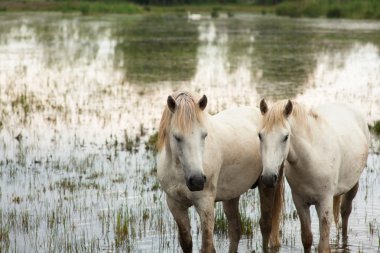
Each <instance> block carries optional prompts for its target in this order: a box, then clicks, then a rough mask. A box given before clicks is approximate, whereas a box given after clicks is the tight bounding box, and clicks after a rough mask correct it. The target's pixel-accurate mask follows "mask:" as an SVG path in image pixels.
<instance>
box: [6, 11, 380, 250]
mask: <svg viewBox="0 0 380 253" xmlns="http://www.w3.org/2000/svg"><path fill="white" fill-rule="evenodd" d="M379 50H380V23H379V22H374V21H350V20H323V19H289V18H277V17H272V16H255V15H246V14H236V15H235V16H234V17H233V18H219V19H209V18H204V19H202V20H200V21H197V22H190V21H188V20H187V19H186V18H185V17H181V16H177V15H165V16H123V15H105V16H80V15H62V14H56V13H50V14H49V13H33V14H30V13H21V14H2V15H1V16H0V129H1V130H0V154H1V156H0V203H1V210H0V211H1V216H0V217H1V220H0V221H1V222H0V232H1V233H0V235H1V236H0V238H2V239H1V249H2V250H4V251H10V252H28V251H38V252H63V251H66V252H70V251H81V252H88V251H93V252H98V251H111V252H113V251H125V250H127V251H131V252H177V251H178V243H177V237H176V227H175V224H174V221H173V219H172V217H171V214H170V213H169V211H168V209H167V207H166V204H165V197H164V194H163V193H162V192H161V190H159V187H158V182H157V179H156V175H155V173H156V172H155V169H156V164H155V158H154V152H153V151H152V150H151V149H149V146H147V145H146V142H147V141H148V139H149V137H150V136H151V135H152V134H154V133H155V132H156V131H157V127H158V123H159V119H160V116H161V113H162V109H163V106H164V105H165V101H166V97H167V96H168V94H171V93H172V92H173V91H174V90H178V89H186V90H190V91H193V92H195V93H197V94H206V95H207V96H208V98H209V104H208V111H209V112H210V113H216V112H218V111H220V110H222V109H225V108H231V107H235V106H241V105H251V106H256V105H257V104H258V101H259V100H260V99H261V98H262V97H265V98H267V100H269V101H275V100H277V99H287V98H292V99H296V100H297V101H300V102H302V103H304V104H306V105H307V106H314V105H318V104H323V103H326V102H345V103H350V104H353V105H355V106H357V107H359V108H360V109H361V110H362V111H363V112H364V113H365V115H366V116H367V119H368V121H369V123H372V122H373V121H375V120H380V52H379ZM379 151H380V150H379V145H378V141H377V140H376V138H373V146H372V147H371V154H370V157H369V159H368V168H367V169H366V170H365V172H364V174H363V175H362V177H361V181H360V188H359V192H358V195H357V197H356V199H355V201H354V207H353V212H352V214H351V220H350V232H349V239H348V245H346V246H343V243H342V239H341V238H340V237H339V236H338V235H337V233H336V230H335V228H333V229H332V236H331V244H332V245H333V247H334V251H335V252H358V251H361V252H376V251H378V250H379V233H380V232H379V226H380V223H379V213H380V204H379V203H380V202H379V200H380V193H379V192H380V191H379V189H380V181H379V165H380V160H379V159H380V157H379V155H378V154H379ZM258 203H259V202H258V196H257V193H256V191H250V192H249V193H247V194H245V195H244V196H243V198H242V201H241V213H242V215H243V216H244V218H245V219H246V220H248V221H249V222H248V223H250V224H252V226H253V231H252V233H251V234H250V235H245V236H244V238H243V239H242V241H241V243H240V251H241V252H246V251H256V252H260V251H261V246H260V245H261V235H260V232H259V227H258V218H259V205H258ZM220 208H221V206H220V204H217V212H218V213H219V214H220ZM312 216H313V219H312V220H313V221H312V222H313V223H312V226H313V232H314V245H316V243H317V241H318V225H317V224H318V221H317V218H316V213H315V211H314V210H313V212H312ZM191 217H192V224H193V238H194V244H195V248H197V247H198V246H199V245H200V236H199V233H200V231H199V220H198V218H197V215H196V214H195V213H194V212H193V211H192V212H191ZM215 241H216V247H217V252H225V251H226V248H227V247H226V245H227V244H228V240H227V238H226V235H225V234H224V233H217V234H216V235H215ZM282 243H283V246H282V247H281V249H280V252H299V251H300V250H301V249H302V244H301V239H300V228H299V221H298V219H297V216H296V212H295V208H294V205H293V202H292V199H291V196H290V189H289V188H287V189H286V203H285V213H284V222H283V230H282Z"/></svg>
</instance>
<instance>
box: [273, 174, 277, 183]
mask: <svg viewBox="0 0 380 253" xmlns="http://www.w3.org/2000/svg"><path fill="white" fill-rule="evenodd" d="M276 182H277V175H273V183H276Z"/></svg>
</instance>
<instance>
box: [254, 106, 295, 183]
mask: <svg viewBox="0 0 380 253" xmlns="http://www.w3.org/2000/svg"><path fill="white" fill-rule="evenodd" d="M292 110H293V104H292V102H291V101H290V100H288V101H280V102H277V103H276V104H274V105H273V106H272V108H270V109H268V106H267V104H266V102H265V100H264V99H263V100H261V102H260V111H261V114H262V115H263V122H262V126H261V130H260V131H259V138H260V152H261V158H262V163H263V172H262V175H261V179H262V181H263V183H264V184H266V185H267V186H270V187H274V186H275V185H276V183H277V179H278V173H279V170H280V169H281V167H282V165H283V163H284V161H285V160H286V159H287V157H288V153H289V147H290V144H289V138H290V136H291V128H290V124H289V122H288V118H289V116H290V114H291V113H292Z"/></svg>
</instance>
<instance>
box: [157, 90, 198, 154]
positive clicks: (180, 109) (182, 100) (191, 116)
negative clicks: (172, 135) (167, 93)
mask: <svg viewBox="0 0 380 253" xmlns="http://www.w3.org/2000/svg"><path fill="white" fill-rule="evenodd" d="M172 97H173V98H174V100H175V102H176V110H175V113H172V112H171V111H170V110H169V108H168V106H167V105H166V106H165V109H164V112H163V114H162V117H161V121H160V127H159V130H158V141H157V149H158V150H161V149H162V147H163V146H164V145H165V141H166V138H167V135H168V132H169V128H170V127H176V128H177V129H179V130H180V131H182V132H185V133H186V132H189V131H190V130H191V129H192V126H193V123H194V122H196V121H198V122H202V119H203V117H202V110H201V109H200V108H199V106H198V103H197V100H195V98H194V96H193V95H192V94H191V93H189V92H176V93H174V94H173V95H172Z"/></svg>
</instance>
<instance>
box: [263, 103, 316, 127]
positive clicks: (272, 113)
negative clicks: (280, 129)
mask: <svg viewBox="0 0 380 253" xmlns="http://www.w3.org/2000/svg"><path fill="white" fill-rule="evenodd" d="M287 102H288V100H281V101H278V102H276V103H274V104H273V105H272V107H271V108H270V109H269V111H268V112H267V113H266V114H265V115H264V118H263V125H262V127H263V129H264V130H268V131H269V130H271V129H272V128H273V127H274V126H275V125H277V124H281V125H282V126H285V122H286V117H285V115H284V109H285V106H286V104H287ZM292 105H293V110H292V113H291V116H290V117H293V119H295V121H296V122H297V125H303V126H306V127H308V116H311V117H313V118H314V119H317V118H318V117H319V116H318V114H317V113H316V112H315V111H314V110H312V109H309V110H308V109H307V108H305V107H304V106H303V105H301V104H299V103H297V102H295V101H292Z"/></svg>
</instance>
